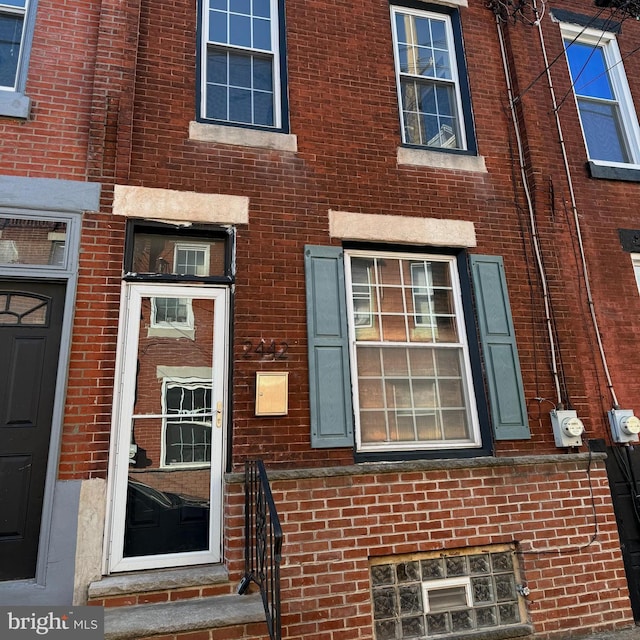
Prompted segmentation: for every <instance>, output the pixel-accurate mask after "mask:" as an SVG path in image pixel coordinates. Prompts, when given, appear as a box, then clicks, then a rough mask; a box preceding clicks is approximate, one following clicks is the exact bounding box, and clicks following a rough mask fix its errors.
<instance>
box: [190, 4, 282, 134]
mask: <svg viewBox="0 0 640 640" xmlns="http://www.w3.org/2000/svg"><path fill="white" fill-rule="evenodd" d="M203 6H204V15H203V22H202V24H203V33H204V37H203V38H202V40H203V47H204V50H203V53H202V61H203V63H202V74H203V81H202V86H203V91H202V94H203V95H202V106H201V111H202V116H203V117H204V118H206V119H212V120H220V121H224V122H229V123H238V124H246V125H255V126H259V127H276V128H277V127H280V126H281V123H280V60H279V29H278V26H279V25H278V0H205V2H203Z"/></svg>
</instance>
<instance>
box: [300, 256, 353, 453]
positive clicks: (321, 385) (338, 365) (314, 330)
mask: <svg viewBox="0 0 640 640" xmlns="http://www.w3.org/2000/svg"><path fill="white" fill-rule="evenodd" d="M304 261H305V282H306V288H307V340H308V343H309V393H310V403H311V446H312V447H316V448H323V447H353V411H352V405H351V380H350V373H349V371H350V370H349V340H348V334H347V310H346V297H345V284H344V264H343V251H342V249H341V248H340V247H316V246H306V247H305V252H304Z"/></svg>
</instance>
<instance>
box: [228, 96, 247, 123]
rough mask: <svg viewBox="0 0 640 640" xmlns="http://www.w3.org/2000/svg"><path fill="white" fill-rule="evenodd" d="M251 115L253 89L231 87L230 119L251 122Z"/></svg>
mask: <svg viewBox="0 0 640 640" xmlns="http://www.w3.org/2000/svg"><path fill="white" fill-rule="evenodd" d="M251 115H252V114H251V91H245V90H243V89H229V119H230V120H233V121H234V122H247V123H251V122H252V117H251Z"/></svg>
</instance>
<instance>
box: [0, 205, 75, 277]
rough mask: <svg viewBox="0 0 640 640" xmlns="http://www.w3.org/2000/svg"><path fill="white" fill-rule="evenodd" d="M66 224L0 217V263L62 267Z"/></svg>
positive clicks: (65, 254)
mask: <svg viewBox="0 0 640 640" xmlns="http://www.w3.org/2000/svg"><path fill="white" fill-rule="evenodd" d="M67 248H68V243H67V223H66V222H64V221H60V220H53V219H50V220H34V219H25V218H10V217H8V216H0V264H4V265H20V266H23V265H24V266H44V265H47V266H50V267H58V268H64V267H65V264H66V257H67Z"/></svg>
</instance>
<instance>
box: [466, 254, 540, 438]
mask: <svg viewBox="0 0 640 640" xmlns="http://www.w3.org/2000/svg"><path fill="white" fill-rule="evenodd" d="M471 270H472V274H473V286H474V291H475V296H476V305H477V311H478V324H479V326H480V341H481V344H482V351H483V353H484V362H485V373H486V377H487V387H488V391H489V404H490V409H491V418H492V421H493V430H494V434H495V438H496V440H524V439H527V438H530V437H531V433H530V431H529V421H528V419H527V405H526V402H525V397H524V389H523V385H522V374H521V372H520V361H519V359H518V350H517V348H516V339H515V333H514V330H513V319H512V317H511V307H510V305H509V294H508V292H507V281H506V278H505V274H504V265H503V263H502V258H501V257H500V256H471Z"/></svg>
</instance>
